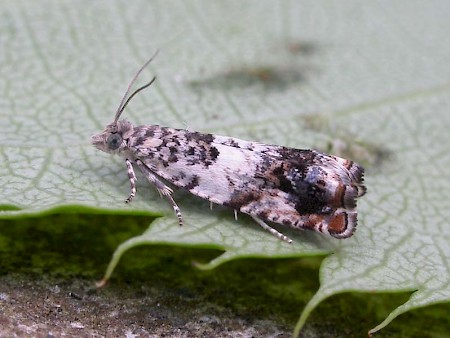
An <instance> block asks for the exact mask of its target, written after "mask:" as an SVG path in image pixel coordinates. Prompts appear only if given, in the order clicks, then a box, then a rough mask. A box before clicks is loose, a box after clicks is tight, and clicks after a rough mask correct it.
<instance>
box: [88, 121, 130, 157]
mask: <svg viewBox="0 0 450 338" xmlns="http://www.w3.org/2000/svg"><path fill="white" fill-rule="evenodd" d="M132 134H133V125H132V124H131V123H130V122H128V121H127V120H121V121H117V122H113V123H111V124H109V125H107V126H106V129H105V130H103V131H102V132H101V133H99V134H95V135H93V136H92V139H91V142H92V144H93V145H94V146H95V147H96V148H97V149H99V150H101V151H104V152H106V153H111V154H118V153H121V152H122V151H123V150H125V149H126V148H127V141H128V139H129V138H130V136H131V135H132Z"/></svg>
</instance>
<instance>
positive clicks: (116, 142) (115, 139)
mask: <svg viewBox="0 0 450 338" xmlns="http://www.w3.org/2000/svg"><path fill="white" fill-rule="evenodd" d="M106 142H107V143H108V148H109V149H111V150H116V149H117V148H119V147H120V145H121V144H122V136H120V135H119V134H116V133H114V134H111V135H109V136H108V138H107V140H106Z"/></svg>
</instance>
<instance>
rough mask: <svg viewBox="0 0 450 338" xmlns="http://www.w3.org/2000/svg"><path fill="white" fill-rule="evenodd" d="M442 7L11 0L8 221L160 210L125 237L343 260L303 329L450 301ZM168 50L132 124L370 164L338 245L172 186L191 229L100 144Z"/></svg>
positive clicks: (0, 11) (5, 157) (2, 54)
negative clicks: (386, 295)
mask: <svg viewBox="0 0 450 338" xmlns="http://www.w3.org/2000/svg"><path fill="white" fill-rule="evenodd" d="M449 9H450V6H449V5H447V4H442V3H439V2H437V1H431V2H424V3H420V4H416V3H415V4H414V6H411V5H410V2H407V1H406V0H404V1H397V2H395V3H389V5H386V4H384V3H381V2H370V3H364V5H363V4H361V3H358V2H345V3H343V4H341V5H340V6H339V7H335V6H332V4H331V3H328V2H320V3H319V2H311V3H304V2H288V1H279V2H261V1H247V2H223V3H222V2H220V3H218V2H211V1H200V0H198V1H191V2H161V3H156V2H148V1H134V2H132V3H126V4H125V3H123V2H120V1H108V2H106V1H105V2H101V1H100V2H99V1H96V2H95V3H94V2H78V3H73V4H72V3H70V4H69V3H65V2H61V1H50V0H47V1H44V2H40V3H39V4H38V3H35V2H32V1H26V0H24V1H21V2H10V3H9V2H8V3H2V4H1V5H0V22H1V23H0V41H1V46H2V48H1V50H0V64H1V65H2V76H1V78H0V90H1V93H2V95H1V97H0V107H1V113H0V125H1V126H2V132H1V139H0V163H1V164H0V185H1V187H2V194H1V201H0V210H1V213H0V217H2V218H15V217H23V216H25V215H30V214H34V215H42V214H48V213H52V212H55V211H57V210H59V211H61V210H62V211H64V212H79V211H80V210H84V211H86V210H89V211H90V212H92V213H111V212H114V213H122V214H123V213H126V214H146V215H166V217H163V218H160V219H158V220H157V221H156V222H154V223H153V224H152V225H151V227H150V228H149V229H148V230H147V231H146V232H145V233H144V234H143V235H141V236H138V237H136V238H132V239H130V240H128V241H127V242H125V243H124V244H122V245H121V246H120V247H119V248H118V249H117V251H116V254H115V256H114V258H113V260H112V262H111V264H110V269H109V270H108V273H107V276H109V274H110V273H111V272H112V269H113V268H114V266H115V264H117V262H118V260H119V259H120V256H121V255H122V254H123V252H124V251H125V250H127V249H129V248H131V247H133V246H135V245H143V244H152V243H167V244H176V245H183V246H200V247H205V248H220V249H223V250H224V253H223V254H222V255H221V256H219V257H217V258H216V259H215V260H213V261H211V262H210V263H208V264H204V265H199V266H201V267H203V268H212V267H215V266H217V265H218V264H221V263H223V262H226V261H228V260H231V259H236V258H242V257H250V256H252V257H286V256H302V255H303V256H304V255H318V254H326V253H331V252H333V254H332V255H330V256H328V257H327V258H326V259H325V260H324V262H323V264H322V267H321V272H320V277H321V287H320V289H319V290H318V292H317V294H316V295H315V296H314V297H313V298H312V300H311V301H310V303H309V305H308V306H307V307H306V309H305V310H304V311H303V315H302V317H301V319H300V321H299V324H298V326H297V331H298V330H299V329H300V328H301V326H302V325H303V323H304V322H305V320H306V318H307V316H308V315H309V314H310V312H311V311H312V310H313V309H314V308H315V307H316V306H317V304H319V303H320V302H321V301H323V300H324V299H325V298H327V297H329V296H331V295H334V294H337V293H342V292H349V291H365V292H367V291H369V292H385V291H389V292H400V291H414V292H413V293H412V295H411V298H410V299H409V300H408V301H407V302H406V303H405V304H403V305H401V306H399V307H398V308H397V309H395V310H394V311H393V312H392V313H391V315H389V316H388V317H387V319H386V320H385V321H384V322H383V323H381V324H380V325H379V326H377V327H376V328H374V329H373V330H372V332H374V331H376V330H379V329H380V328H382V327H384V326H385V325H387V324H388V323H389V322H390V321H391V320H392V319H393V318H395V317H396V316H398V315H399V314H401V313H404V312H406V311H408V310H411V309H414V308H417V307H423V306H426V305H430V304H434V303H439V302H448V301H449V299H450V287H449V281H450V271H449V266H450V245H449V243H450V230H449V225H448V219H450V211H449V208H448V201H449V200H450V193H449V191H450V189H449V183H448V182H449V179H450V174H449V170H448V168H449V166H450V157H449V155H448V154H449V153H450V152H449V144H450V133H449V130H450V118H449V114H448V107H449V106H450V98H449V97H450V96H449V92H450V83H449V80H448V79H449V78H450V68H449V67H448V59H449V56H450V55H449V54H450V47H449V44H446V43H445V41H446V40H447V32H448V31H449V28H450V27H449V21H448V11H449ZM157 49H160V53H159V55H158V58H157V59H156V60H155V62H154V63H153V64H152V65H151V67H150V69H149V70H147V71H146V72H144V74H143V78H142V79H141V80H142V82H145V81H146V80H149V79H150V78H151V77H152V76H153V75H154V74H156V75H157V76H158V81H157V84H156V85H154V86H152V88H151V89H149V90H147V91H146V92H144V93H141V94H140V95H139V96H137V97H136V98H135V99H133V102H132V103H131V104H130V105H129V107H128V108H127V111H126V112H125V115H126V117H127V118H128V119H130V120H131V121H132V122H133V123H136V124H138V123H142V124H161V125H165V126H171V127H178V128H189V129H192V130H198V131H203V132H212V133H215V134H223V135H229V136H234V137H239V138H244V139H249V140H255V141H262V142H266V143H273V144H283V145H287V146H292V147H298V148H310V147H313V148H319V149H322V150H328V151H329V152H332V153H336V154H338V155H341V156H345V157H349V158H352V159H354V160H356V161H358V162H361V163H362V164H364V165H365V166H366V168H367V175H366V183H367V186H368V190H369V192H368V194H367V195H366V196H365V197H364V198H362V199H361V201H360V203H359V207H358V208H359V212H360V220H359V227H358V231H357V233H356V235H355V236H354V237H353V238H351V239H348V240H341V241H339V240H332V239H327V238H324V237H322V236H320V235H317V234H312V233H299V232H293V231H290V230H285V229H281V228H280V230H281V231H283V232H284V233H286V234H287V235H289V236H290V237H292V238H294V240H295V243H293V245H287V244H286V243H283V242H281V241H279V240H277V239H275V238H273V236H271V235H270V234H268V233H265V232H264V231H262V230H261V229H259V227H258V226H257V225H254V224H253V223H252V222H250V221H249V220H248V219H247V218H246V217H244V216H239V220H238V221H237V222H236V221H234V220H233V215H232V212H230V211H229V210H227V209H223V208H220V207H215V208H214V209H213V210H212V211H210V210H209V209H208V208H209V205H208V203H206V202H204V201H200V200H198V199H196V198H194V197H191V196H188V195H187V194H183V193H182V192H177V193H176V195H175V198H176V199H177V201H178V204H179V205H180V206H181V208H182V211H183V214H184V218H185V220H186V226H185V227H183V228H180V227H178V226H177V224H176V220H175V217H174V215H173V213H172V211H171V210H170V207H169V206H168V205H167V203H165V201H163V200H160V199H159V197H158V195H157V193H155V192H154V191H153V189H152V188H151V187H149V185H148V184H147V183H146V182H145V180H144V178H143V177H138V180H139V181H138V196H137V198H136V199H135V201H134V202H133V203H132V204H131V205H125V204H124V203H123V199H124V198H125V197H127V194H128V189H129V187H128V182H127V175H126V169H125V166H124V163H123V161H122V160H121V159H119V158H112V157H110V156H108V155H106V154H103V153H99V152H98V151H96V150H95V149H93V148H92V147H91V145H90V135H92V134H94V133H96V132H99V131H100V130H101V129H102V128H103V127H104V126H105V125H106V124H107V123H109V122H110V121H111V120H112V118H113V115H114V111H115V109H116V107H117V105H118V103H119V100H120V97H121V95H122V93H123V91H124V90H125V87H126V84H127V83H128V82H129V80H130V78H131V77H132V75H133V74H134V73H135V71H136V70H137V69H138V68H139V67H140V65H141V64H142V63H143V62H144V61H145V60H146V59H148V58H149V57H150V56H151V55H152V54H153V53H154V52H155V50H157Z"/></svg>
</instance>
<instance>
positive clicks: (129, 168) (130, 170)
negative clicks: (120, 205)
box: [125, 159, 137, 203]
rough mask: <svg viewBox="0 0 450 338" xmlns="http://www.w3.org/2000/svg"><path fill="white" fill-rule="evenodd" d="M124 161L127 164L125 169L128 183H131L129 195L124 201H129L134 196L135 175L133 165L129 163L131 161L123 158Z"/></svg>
mask: <svg viewBox="0 0 450 338" xmlns="http://www.w3.org/2000/svg"><path fill="white" fill-rule="evenodd" d="M125 163H126V165H127V171H128V178H129V179H130V185H131V193H130V196H128V198H127V199H126V200H125V203H130V202H131V201H132V200H133V198H134V196H136V181H137V179H136V175H135V174H134V170H133V165H132V164H131V161H130V160H129V159H126V160H125Z"/></svg>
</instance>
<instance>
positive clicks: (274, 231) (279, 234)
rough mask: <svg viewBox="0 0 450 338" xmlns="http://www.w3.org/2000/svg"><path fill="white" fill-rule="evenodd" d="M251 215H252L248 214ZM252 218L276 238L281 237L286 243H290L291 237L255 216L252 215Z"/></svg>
mask: <svg viewBox="0 0 450 338" xmlns="http://www.w3.org/2000/svg"><path fill="white" fill-rule="evenodd" d="M250 216H252V215H250ZM252 218H253V219H254V220H255V221H256V223H258V224H259V225H260V226H261V227H262V228H263V229H265V230H267V231H269V232H270V233H271V234H272V235H274V236H275V237H276V238H278V239H281V240H283V241H285V242H288V243H292V239H290V238H289V237H287V236H285V235H283V234H282V233H281V232H279V231H277V230H275V229H274V228H272V227H271V226H269V225H267V224H266V223H265V222H264V221H263V220H262V219H260V218H258V217H256V216H252Z"/></svg>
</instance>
